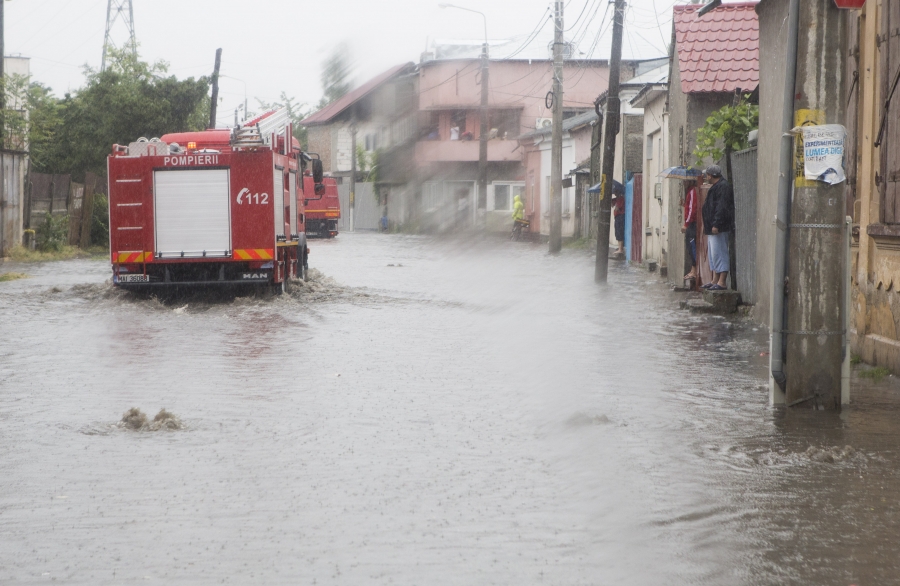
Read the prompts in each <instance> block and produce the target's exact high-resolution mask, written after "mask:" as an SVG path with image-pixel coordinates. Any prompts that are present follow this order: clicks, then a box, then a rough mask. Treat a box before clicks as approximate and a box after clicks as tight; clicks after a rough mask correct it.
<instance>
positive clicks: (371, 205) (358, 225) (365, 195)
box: [338, 182, 381, 232]
mask: <svg viewBox="0 0 900 586" xmlns="http://www.w3.org/2000/svg"><path fill="white" fill-rule="evenodd" d="M338 197H339V198H340V201H341V219H340V220H339V221H338V230H340V231H343V232H349V231H350V183H349V182H347V183H342V184H341V185H338ZM353 214H354V216H355V218H354V221H353V223H354V229H356V230H378V229H379V227H380V226H381V207H380V206H379V205H378V199H376V197H375V185H374V184H373V183H357V184H356V206H355V208H354V210H353Z"/></svg>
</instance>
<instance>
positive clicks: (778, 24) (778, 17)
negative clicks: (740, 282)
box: [751, 0, 788, 325]
mask: <svg viewBox="0 0 900 586" xmlns="http://www.w3.org/2000/svg"><path fill="white" fill-rule="evenodd" d="M756 12H757V14H758V15H759V47H760V51H759V78H760V80H761V81H760V84H759V141H758V143H757V157H758V159H757V164H758V170H757V180H756V183H757V199H756V234H757V238H756V291H757V295H756V305H755V306H754V308H753V312H752V314H751V315H752V316H753V319H755V320H756V321H757V322H759V323H761V324H766V325H769V324H770V319H771V316H770V315H769V311H770V307H771V302H772V270H773V262H774V257H775V226H774V224H773V220H774V218H775V213H776V207H777V205H778V173H777V170H778V165H779V153H780V150H781V142H782V136H781V135H782V133H783V129H782V128H781V116H782V112H781V109H782V105H781V104H782V100H783V96H784V69H785V67H786V66H787V63H786V61H787V60H786V58H785V54H786V52H787V48H786V45H787V32H786V31H785V27H786V26H787V24H786V21H787V13H788V6H787V2H774V1H772V0H768V1H764V2H761V3H760V4H759V5H758V6H757V8H756Z"/></svg>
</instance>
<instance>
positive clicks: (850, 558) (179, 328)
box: [0, 233, 900, 586]
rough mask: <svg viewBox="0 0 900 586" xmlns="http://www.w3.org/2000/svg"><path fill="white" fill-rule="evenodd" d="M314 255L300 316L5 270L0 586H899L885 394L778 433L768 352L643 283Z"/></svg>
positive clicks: (491, 260) (373, 250)
mask: <svg viewBox="0 0 900 586" xmlns="http://www.w3.org/2000/svg"><path fill="white" fill-rule="evenodd" d="M311 246H312V249H313V250H312V254H311V259H310V265H311V266H312V267H315V268H316V269H317V270H318V271H320V272H321V274H317V275H316V279H315V280H314V281H312V282H311V283H310V284H308V285H306V286H304V287H300V288H298V289H297V290H295V291H294V292H293V293H292V295H290V296H287V297H282V298H267V297H265V296H253V297H238V298H236V299H233V298H230V297H224V298H219V299H216V300H213V301H209V300H203V299H198V298H196V297H193V298H184V299H177V300H174V301H168V302H166V303H162V302H159V301H157V300H155V299H147V298H135V297H133V296H131V295H130V294H123V293H121V292H116V291H111V290H110V287H109V285H108V284H105V281H106V280H107V279H108V276H109V269H108V265H107V263H105V262H104V261H98V260H74V261H66V262H58V263H45V264H36V265H25V264H15V263H5V264H2V265H0V272H9V271H14V272H21V273H27V274H29V275H30V278H27V279H22V280H18V281H11V282H6V283H0V584H31V583H49V582H52V581H56V582H57V583H64V584H91V585H93V584H126V583H135V582H136V581H137V582H140V583H148V584H162V583H173V584H175V583H177V584H220V583H226V584H229V583H230V584H409V585H415V584H515V585H519V584H561V585H562V584H565V585H569V584H635V585H646V584H710V585H713V584H715V585H719V584H721V585H732V584H753V585H756V584H759V585H764V584H823V585H831V584H834V585H849V584H857V585H859V586H862V585H870V584H872V585H874V584H897V583H900V478H898V472H897V470H898V464H900V451H898V448H900V433H898V421H900V417H898V416H900V385H898V384H897V383H896V381H894V380H893V379H892V378H888V379H886V380H884V381H882V382H880V383H877V384H873V383H871V382H863V381H857V384H856V387H855V388H854V397H853V404H852V405H851V406H850V407H849V408H847V409H845V410H844V411H843V412H842V413H841V414H839V415H837V414H825V413H815V412H809V411H791V412H789V413H785V412H784V411H783V410H777V409H771V408H770V407H769V406H768V403H767V400H768V394H767V390H766V389H765V387H764V385H765V384H766V378H765V377H766V361H767V358H766V357H765V356H760V354H761V353H763V352H765V351H766V350H767V349H768V348H767V346H768V342H767V334H766V332H765V331H764V328H759V327H757V326H755V325H754V324H752V323H751V322H749V321H746V320H741V319H737V318H735V319H724V318H721V317H717V316H698V315H691V314H689V313H686V312H684V311H681V310H678V309H677V299H678V297H677V296H676V294H673V293H671V292H669V291H668V290H667V289H666V288H665V287H664V286H662V285H661V283H660V280H659V279H658V277H657V276H656V275H655V274H651V273H647V272H646V271H645V270H643V269H640V268H635V267H632V268H629V267H614V268H613V272H612V273H611V276H610V285H609V286H608V287H598V286H596V285H595V284H594V283H593V258H592V256H591V255H590V254H589V253H588V252H585V251H578V250H564V253H563V254H562V255H561V256H560V257H557V258H553V257H548V256H547V255H546V252H545V247H544V246H538V245H531V244H525V243H508V242H502V241H499V240H498V241H494V240H483V241H477V242H466V241H464V240H458V239H431V238H425V237H411V236H396V235H379V234H364V233H358V234H342V235H340V236H339V237H338V238H337V239H335V240H333V241H327V242H314V243H313V244H312V245H311ZM132 407H137V408H139V409H141V410H142V411H143V413H145V414H146V415H147V417H148V419H150V420H152V418H153V415H154V414H155V413H157V412H158V411H159V410H160V409H162V408H165V409H166V410H167V411H168V412H170V413H171V414H174V416H177V418H179V419H180V424H181V425H182V426H183V427H182V428H181V429H167V428H164V429H160V430H159V431H150V430H149V428H146V427H145V428H143V430H141V431H135V430H133V429H129V428H128V427H126V426H122V425H117V423H118V422H119V420H120V418H121V417H122V415H123V414H124V413H125V412H126V411H128V410H129V409H130V408H132ZM844 446H851V448H852V449H851V450H845V449H844ZM811 447H812V448H815V449H814V450H812V451H810V448H811ZM820 450H822V451H824V450H828V451H829V452H828V453H829V456H827V457H825V456H822V455H821V453H820ZM817 454H819V455H817ZM820 456H821V457H820Z"/></svg>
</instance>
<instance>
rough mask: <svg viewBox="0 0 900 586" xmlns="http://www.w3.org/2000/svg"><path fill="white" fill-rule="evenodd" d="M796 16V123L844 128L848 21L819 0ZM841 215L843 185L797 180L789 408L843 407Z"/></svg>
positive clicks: (792, 244) (790, 299)
mask: <svg viewBox="0 0 900 586" xmlns="http://www.w3.org/2000/svg"><path fill="white" fill-rule="evenodd" d="M799 16H800V22H799V24H800V28H799V29H798V30H800V31H803V37H804V38H803V40H802V42H798V44H797V49H798V50H797V77H796V79H797V88H798V91H797V100H796V105H797V114H796V115H797V120H796V122H798V123H800V124H802V123H804V121H807V123H816V124H822V123H829V124H842V123H843V121H844V114H845V109H846V104H845V103H844V100H845V99H846V97H845V95H846V94H845V92H844V85H845V82H844V79H843V77H842V73H843V72H844V71H845V69H844V59H845V55H846V51H845V47H846V35H845V32H846V31H845V23H846V20H845V18H844V16H843V14H842V12H841V10H840V9H838V8H837V7H836V6H835V5H834V4H833V3H831V2H822V1H821V0H804V3H803V10H801V11H800V15H799ZM798 140H800V138H799V137H798ZM844 217H845V216H844V184H842V183H841V184H837V185H829V184H827V183H825V182H823V181H811V182H809V181H806V180H805V179H804V178H803V176H802V175H798V177H797V178H796V180H795V184H794V197H793V198H792V201H791V236H790V243H789V245H788V251H789V256H788V275H789V279H788V295H787V306H788V318H787V326H788V327H787V328H786V330H787V331H786V332H785V333H786V334H787V360H786V366H787V374H788V377H787V385H786V389H785V401H786V403H787V405H788V406H797V407H804V408H816V409H828V410H836V409H840V407H841V362H842V360H841V358H842V356H841V354H842V350H843V337H844V332H843V327H844V320H843V319H842V316H841V313H842V312H841V302H842V297H843V295H842V293H843V289H842V285H843V283H842V281H843V277H842V275H843V264H844V263H843V251H842V247H841V243H842V241H843V228H844Z"/></svg>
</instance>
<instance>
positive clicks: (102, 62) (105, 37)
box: [100, 0, 113, 73]
mask: <svg viewBox="0 0 900 586" xmlns="http://www.w3.org/2000/svg"><path fill="white" fill-rule="evenodd" d="M112 4H113V0H107V1H106V34H104V35H103V58H102V59H101V60H100V72H101V73H102V72H104V71H106V53H107V52H108V51H109V29H110V28H111V27H112V19H111V18H110V17H111V16H112Z"/></svg>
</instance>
